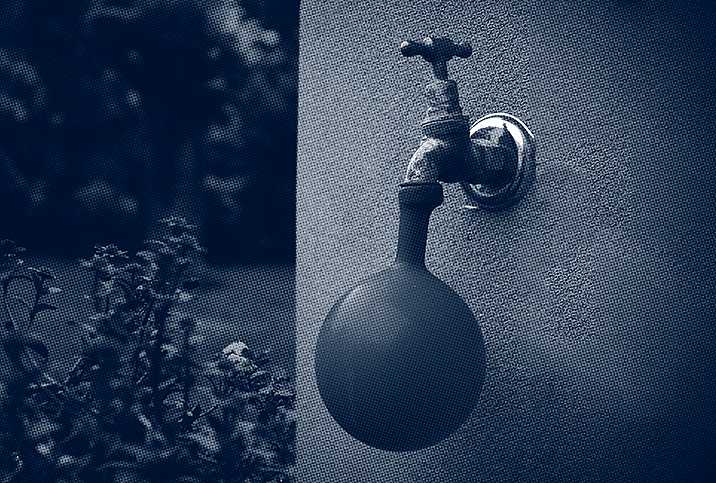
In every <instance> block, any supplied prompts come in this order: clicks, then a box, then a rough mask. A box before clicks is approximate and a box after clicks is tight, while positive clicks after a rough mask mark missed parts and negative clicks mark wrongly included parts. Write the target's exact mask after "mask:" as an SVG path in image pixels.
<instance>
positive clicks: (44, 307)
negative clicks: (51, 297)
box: [33, 303, 57, 314]
mask: <svg viewBox="0 0 716 483" xmlns="http://www.w3.org/2000/svg"><path fill="white" fill-rule="evenodd" d="M45 310H57V307H55V306H54V305H51V304H45V303H39V304H37V305H35V310H34V311H33V313H35V314H39V313H40V312H44V311H45Z"/></svg>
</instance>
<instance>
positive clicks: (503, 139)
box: [460, 113, 536, 211]
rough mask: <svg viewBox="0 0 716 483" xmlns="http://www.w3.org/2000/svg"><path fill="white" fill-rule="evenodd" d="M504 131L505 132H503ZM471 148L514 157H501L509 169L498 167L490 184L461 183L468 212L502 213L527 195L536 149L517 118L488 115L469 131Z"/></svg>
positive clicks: (504, 115) (534, 170)
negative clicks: (499, 150)
mask: <svg viewBox="0 0 716 483" xmlns="http://www.w3.org/2000/svg"><path fill="white" fill-rule="evenodd" d="M505 131H506V132H505ZM470 140H471V141H472V143H473V147H474V148H477V147H478V146H491V147H495V146H498V147H501V148H503V149H507V150H513V151H516V156H514V155H513V156H502V157H501V158H502V159H507V160H509V165H508V166H498V167H496V168H497V169H495V170H494V171H496V172H497V173H499V175H497V176H494V177H493V178H492V180H491V181H490V182H483V183H480V184H476V183H475V184H474V183H470V182H468V181H461V182H460V185H461V186H462V189H463V190H464V191H465V194H466V195H467V198H468V200H469V204H467V205H465V208H468V209H478V208H481V209H485V210H490V211H498V210H503V209H505V208H509V207H510V206H513V205H515V204H517V203H518V202H519V201H520V200H521V199H522V198H523V197H524V196H525V194H526V193H527V192H528V191H529V189H530V188H531V187H532V185H533V184H534V181H535V176H536V159H535V158H536V154H535V153H536V148H535V138H534V135H533V134H532V132H531V131H530V130H529V129H528V128H527V126H525V124H524V123H523V122H522V121H520V120H519V119H518V118H517V117H515V116H512V115H510V114H505V113H495V114H488V115H487V116H484V117H482V118H481V119H479V120H478V121H477V122H475V123H474V124H473V125H472V127H471V128H470Z"/></svg>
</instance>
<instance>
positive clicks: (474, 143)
mask: <svg viewBox="0 0 716 483" xmlns="http://www.w3.org/2000/svg"><path fill="white" fill-rule="evenodd" d="M460 48H463V50H462V51H460V50H459V49H460ZM401 51H402V52H403V54H404V55H406V56H412V55H422V56H423V57H426V54H427V60H429V61H430V62H431V64H432V65H433V72H434V74H435V79H434V80H433V82H431V83H430V84H429V85H428V86H427V88H426V89H425V95H426V98H427V101H428V110H427V113H426V116H425V119H423V121H422V123H421V126H422V132H423V140H422V144H421V145H420V147H419V148H418V149H417V151H416V152H415V154H413V156H412V158H411V159H410V163H409V164H408V169H407V172H406V175H405V181H404V183H406V184H415V183H429V182H438V181H442V182H445V183H456V182H467V183H473V184H486V185H489V184H491V183H494V182H498V181H499V180H500V179H502V178H503V177H504V175H505V174H506V173H504V171H505V170H504V169H503V168H504V167H506V166H509V165H510V163H509V157H510V156H512V157H514V156H515V153H514V152H511V151H512V150H511V149H509V147H505V143H504V142H503V143H502V144H501V143H500V142H498V141H501V140H502V139H473V140H471V139H470V120H469V118H468V117H467V116H464V115H463V114H462V107H460V99H459V94H458V90H457V83H456V82H455V81H454V80H450V79H447V61H448V60H449V59H450V58H451V57H452V56H453V55H458V56H461V57H467V56H469V55H470V53H471V52H472V49H471V48H470V47H469V45H465V44H461V45H459V46H456V45H455V44H453V43H452V42H451V41H449V40H447V39H432V38H428V39H425V40H424V41H423V42H422V43H408V42H405V43H404V44H403V45H402V46H401ZM436 51H437V53H435V52H436ZM504 134H507V133H506V131H505V132H504ZM508 146H509V144H508Z"/></svg>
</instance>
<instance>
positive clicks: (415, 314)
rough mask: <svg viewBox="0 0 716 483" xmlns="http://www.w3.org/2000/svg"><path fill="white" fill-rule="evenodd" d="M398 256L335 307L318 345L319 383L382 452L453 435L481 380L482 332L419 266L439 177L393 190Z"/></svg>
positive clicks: (339, 416) (356, 431)
mask: <svg viewBox="0 0 716 483" xmlns="http://www.w3.org/2000/svg"><path fill="white" fill-rule="evenodd" d="M398 194H399V202H400V228H399V236H398V250H397V256H396V259H395V262H394V263H393V264H392V265H391V266H390V267H388V268H386V269H385V270H383V271H382V272H379V273H377V274H375V275H373V276H371V277H369V278H367V279H366V280H365V281H363V282H362V283H361V284H360V285H358V286H357V287H355V288H354V289H353V290H351V291H349V292H348V293H346V294H345V295H344V296H343V297H341V299H340V300H338V302H337V303H336V304H335V305H334V307H333V308H332V310H331V311H330V313H329V314H328V316H327V317H326V320H325V322H324V324H323V327H322V328H321V332H320V334H319V338H318V344H317V346H316V358H315V369H316V378H317V383H318V389H319V392H320V394H321V398H322V399H323V402H324V403H325V405H326V408H327V409H328V411H329V413H330V414H331V416H333V418H334V419H335V420H336V421H337V422H338V424H339V425H340V426H341V427H342V428H343V429H344V430H345V431H346V432H348V433H349V434H351V435H352V436H353V437H355V438H356V439H358V440H360V441H362V442H363V443H365V444H367V445H370V446H372V447H375V448H379V449H383V450H388V451H414V450H419V449H423V448H426V447H428V446H432V445H434V444H436V443H438V442H440V441H442V440H443V439H445V438H447V437H448V436H450V435H451V434H452V433H453V432H454V431H455V430H457V429H458V428H459V427H460V426H461V425H462V424H463V423H464V422H465V421H466V420H467V418H468V417H469V416H470V413H471V411H472V410H473V408H474V407H475V405H476V403H477V401H478V398H479V396H480V392H481V390H482V386H483V382H484V378H485V348H484V341H483V338H482V332H481V330H480V327H479V325H478V323H477V321H476V320H475V317H474V316H473V314H472V311H471V310H470V308H469V307H468V306H467V304H465V302H464V301H463V300H462V299H461V298H460V296H458V294H457V293H455V291H453V290H452V289H451V288H450V287H448V286H447V285H446V284H445V283H444V282H442V281H441V280H439V279H438V278H437V277H435V276H434V275H433V274H431V273H430V272H429V271H428V270H427V269H426V267H425V264H424V257H425V243H426V238H427V228H428V222H429V219H430V214H431V212H432V210H433V209H434V208H435V207H437V206H439V205H440V204H441V203H442V200H443V195H442V187H441V186H440V184H439V183H433V182H430V183H409V184H404V185H402V186H401V189H400V191H399V193H398Z"/></svg>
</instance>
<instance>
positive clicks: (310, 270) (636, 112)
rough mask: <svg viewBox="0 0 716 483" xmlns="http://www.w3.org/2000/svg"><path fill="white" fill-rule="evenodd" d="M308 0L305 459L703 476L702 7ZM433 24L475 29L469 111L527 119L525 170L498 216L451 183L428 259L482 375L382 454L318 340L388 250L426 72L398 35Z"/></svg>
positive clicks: (355, 469) (315, 469) (436, 476)
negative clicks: (323, 364) (340, 405)
mask: <svg viewBox="0 0 716 483" xmlns="http://www.w3.org/2000/svg"><path fill="white" fill-rule="evenodd" d="M301 8H302V18H301V22H302V25H301V61H300V81H299V86H300V88H299V139H298V153H299V156H298V185H297V186H298V190H297V196H298V198H297V199H298V207H297V217H298V225H297V226H298V231H297V237H298V238H297V254H298V256H297V314H298V318H297V322H298V334H299V347H298V370H299V381H300V384H299V389H300V395H301V402H300V405H301V415H300V421H301V424H300V426H299V440H298V454H299V476H300V477H301V478H302V479H303V480H304V481H310V482H313V481H330V482H363V481H381V482H382V481H390V482H411V483H414V482H434V481H441V482H442V481H444V482H466V481H480V482H504V481H511V482H512V481H514V482H533V481H557V482H574V481H583V482H587V481H588V482H614V481H616V482H641V481H650V482H651V481H658V482H669V481H699V482H708V481H712V480H714V479H716V473H715V470H714V465H715V464H714V459H713V457H712V455H713V454H715V453H716V451H715V448H716V427H715V426H714V422H713V419H712V418H711V417H710V416H709V415H710V413H711V408H713V407H714V405H715V404H716V400H715V398H716V395H715V394H716V391H715V390H716V388H715V387H714V381H715V380H716V378H714V375H715V374H714V373H715V372H716V368H715V367H714V364H713V361H712V358H709V357H708V354H709V353H710V352H713V350H714V334H713V327H712V324H711V322H712V321H713V320H714V318H715V317H714V315H715V314H714V310H713V307H714V306H715V304H714V293H713V290H712V288H711V287H712V286H713V282H714V275H715V273H714V271H715V270H716V268H715V266H714V265H715V262H714V251H713V249H712V247H713V246H714V230H713V226H714V223H713V218H714V217H713V214H714V213H713V211H712V200H711V198H712V197H713V196H712V194H713V186H714V181H715V179H714V178H715V176H714V174H715V173H714V168H713V165H712V163H711V161H710V156H711V155H710V153H711V152H713V149H714V144H715V143H714V141H715V139H714V134H713V132H712V131H711V130H712V126H711V125H710V124H709V123H708V122H707V121H706V120H707V119H710V118H712V117H713V115H714V104H713V103H711V102H709V99H712V98H713V96H714V93H715V92H714V85H713V81H712V79H713V75H714V59H716V56H714V55H713V48H714V47H713V46H714V45H715V44H714V37H713V28H712V23H713V22H712V20H713V17H712V16H711V11H710V9H708V8H707V6H706V4H705V3H704V2H698V3H692V4H690V5H689V6H685V5H681V3H679V2H660V1H648V0H644V1H616V0H614V1H606V0H605V1H599V0H586V1H581V2H572V1H560V2H550V3H549V4H545V3H544V2H527V3H525V2H520V3H519V4H515V3H514V2H503V1H493V2H479V3H475V2H457V1H438V2H433V1H421V0H418V1H414V2H374V1H362V2H349V1H342V2H331V3H330V4H329V3H326V2H318V1H315V0H304V1H303V2H302V7H301ZM429 34H438V35H446V36H450V37H451V38H452V39H453V40H455V41H467V42H470V43H471V44H472V46H473V49H474V50H475V54H473V56H472V57H471V58H470V59H467V60H463V59H459V60H454V61H452V62H451V65H450V66H449V67H448V70H449V72H450V77H451V78H453V79H455V80H456V81H457V83H458V89H459V92H460V96H461V104H462V107H463V112H464V113H465V114H466V115H469V116H471V118H472V119H473V120H475V119H477V118H479V117H481V116H482V115H484V114H487V113H490V112H507V113H510V114H513V115H515V116H517V117H519V118H520V119H521V120H523V121H524V122H525V124H526V125H527V126H528V127H529V128H530V130H531V131H532V132H533V133H534V134H535V136H536V141H537V161H538V167H537V180H536V183H535V186H534V189H533V191H532V192H531V193H529V194H528V195H527V197H526V199H525V200H523V202H522V203H521V204H520V205H518V206H517V207H515V208H514V209H511V210H509V211H507V212H504V213H484V212H480V211H475V210H464V209H463V208H462V205H463V204H465V203H466V199H465V197H464V195H463V193H462V192H461V190H460V189H459V187H457V186H445V202H444V204H443V205H442V206H441V207H439V208H437V209H436V210H435V211H434V213H433V216H432V219H431V224H430V230H429V237H428V242H427V257H426V262H427V266H428V268H429V269H430V270H431V271H432V272H433V273H434V274H435V275H436V276H438V277H439V278H440V279H441V280H443V281H445V282H446V283H447V284H448V285H449V286H450V287H451V288H452V289H454V290H455V291H456V292H457V293H458V294H459V295H460V296H461V297H462V298H463V299H464V300H465V301H466V303H467V304H468V306H469V307H470V309H471V310H472V312H473V313H474V315H475V317H476V319H477V321H478V323H479V324H480V326H481V328H482V330H483V334H484V337H485V345H486V352H487V376H486V381H485V387H484V389H483V392H482V395H481V397H480V400H479V402H478V406H477V408H476V410H475V411H474V412H473V414H472V417H471V418H470V420H469V421H468V422H467V423H466V424H465V425H463V426H462V427H461V428H460V429H459V430H458V431H457V432H456V433H455V434H454V435H453V436H452V437H451V438H448V439H447V440H445V441H444V442H442V443H440V444H438V445H436V446H434V447H432V448H428V449H425V450H422V451H418V452H408V453H393V452H386V451H380V450H376V449H373V448H370V447H368V446H366V445H363V444H362V443H359V442H357V441H356V440H354V439H353V438H351V437H350V436H349V435H347V434H346V433H345V432H344V431H343V430H342V429H341V428H340V427H339V426H338V425H337V424H336V423H335V421H334V420H333V419H332V418H331V416H330V415H329V413H328V412H327V411H326V408H325V406H324V405H323V403H322V401H321V399H320V396H319V394H318V391H317V387H316V381H315V374H314V367H313V358H314V349H315V346H316V341H317V337H318V334H319V330H320V327H321V324H322V323H323V321H324V320H325V318H326V316H327V314H328V313H329V311H330V309H331V307H332V306H333V305H334V304H335V303H336V302H337V301H338V300H339V298H340V297H341V296H342V295H343V294H345V293H346V292H348V291H349V290H351V289H352V288H353V287H355V286H357V285H358V284H359V283H360V282H361V280H362V279H363V278H364V277H366V276H369V275H370V274H374V273H378V272H380V271H381V270H383V269H384V268H385V267H386V266H388V265H389V264H390V262H391V261H392V259H393V257H394V255H395V246H396V241H397V231H398V202H397V190H398V183H400V181H401V180H402V178H403V176H404V173H405V168H406V166H407V163H408V160H409V159H410V157H411V156H412V154H413V153H414V152H415V150H416V149H417V148H418V146H419V144H420V136H421V132H420V121H421V120H422V118H423V117H424V114H425V107H426V106H425V102H424V100H423V97H422V94H423V89H424V87H425V86H426V85H427V83H428V82H429V80H430V76H431V74H430V69H429V66H427V64H425V63H424V62H422V61H418V60H416V59H405V58H403V57H402V56H401V55H400V53H399V50H398V49H399V45H400V43H401V41H403V40H418V39H421V38H423V37H425V36H427V35H429ZM428 354H430V353H429V349H428V348H426V356H427V355H428ZM430 356H436V355H435V354H430ZM437 357H449V356H446V355H437ZM446 410H449V408H446ZM415 429H416V430H417V429H418V428H415Z"/></svg>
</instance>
